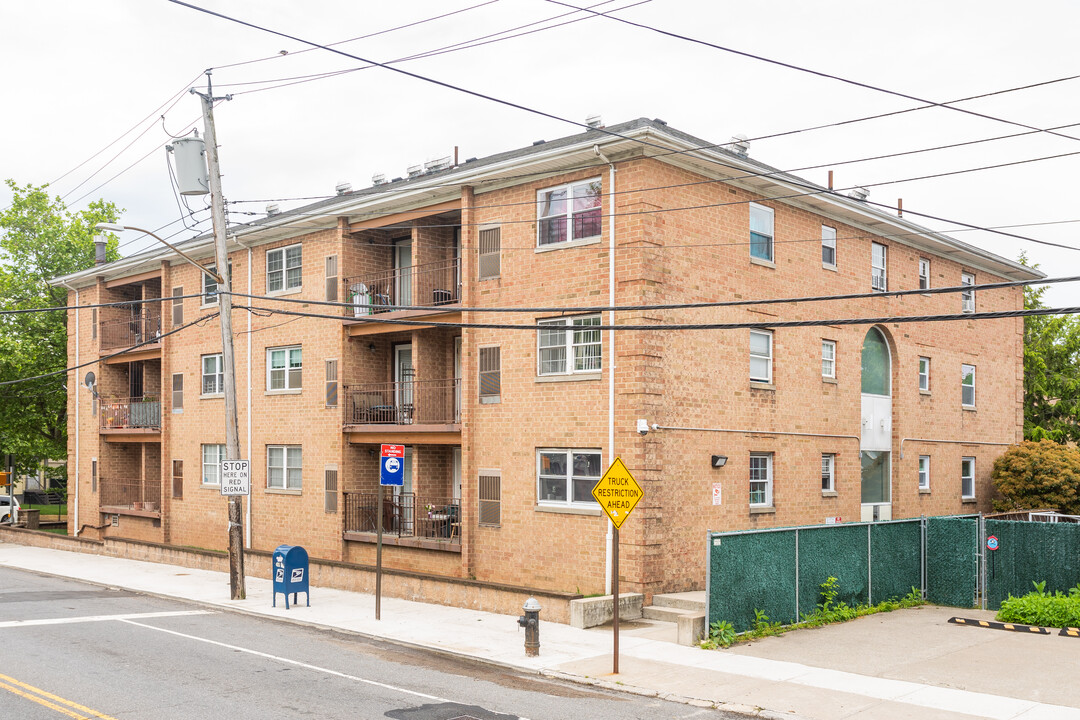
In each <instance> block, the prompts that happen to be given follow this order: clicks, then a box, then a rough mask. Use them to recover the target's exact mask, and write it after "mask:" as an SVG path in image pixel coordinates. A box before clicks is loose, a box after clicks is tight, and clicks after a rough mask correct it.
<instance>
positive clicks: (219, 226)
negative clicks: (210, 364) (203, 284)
mask: <svg viewBox="0 0 1080 720" xmlns="http://www.w3.org/2000/svg"><path fill="white" fill-rule="evenodd" d="M191 92H192V93H193V94H195V95H198V96H199V97H200V98H201V99H202V110H203V124H204V127H203V136H204V137H205V140H206V159H207V165H208V166H209V171H210V177H209V179H210V202H211V216H212V218H213V221H214V257H215V258H216V262H217V273H218V275H220V276H221V279H222V282H221V284H220V285H219V286H218V311H219V312H220V320H221V359H222V365H224V368H223V370H224V375H225V378H224V379H225V459H226V460H240V459H241V458H240V422H239V420H238V419H237V411H236V356H235V354H234V352H233V332H232V295H231V294H230V291H231V290H232V279H231V278H230V277H229V275H230V273H229V254H228V252H227V251H226V248H225V200H224V198H223V197H222V195H221V166H220V165H219V162H218V146H217V132H215V130H214V100H215V99H217V100H222V99H224V100H231V99H232V96H231V95H227V96H225V97H224V98H215V97H214V89H213V85H212V84H211V82H210V71H209V70H207V71H206V94H205V95H204V94H202V93H200V92H197V91H196V90H195V89H194V88H192V89H191ZM249 271H250V268H249ZM222 291H223V292H222ZM243 527H244V516H243V514H242V511H241V507H240V498H239V497H238V496H235V495H233V496H230V497H229V589H230V591H231V597H232V599H233V600H243V599H245V598H246V597H247V590H246V588H245V585H244V539H243V538H244V534H243Z"/></svg>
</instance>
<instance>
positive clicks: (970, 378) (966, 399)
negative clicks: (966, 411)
mask: <svg viewBox="0 0 1080 720" xmlns="http://www.w3.org/2000/svg"><path fill="white" fill-rule="evenodd" d="M960 404H961V405H963V406H964V407H967V408H973V407H975V366H974V365H961V366H960Z"/></svg>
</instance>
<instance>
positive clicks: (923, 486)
mask: <svg viewBox="0 0 1080 720" xmlns="http://www.w3.org/2000/svg"><path fill="white" fill-rule="evenodd" d="M919 489H920V490H929V489H930V456H929V455H920V456H919Z"/></svg>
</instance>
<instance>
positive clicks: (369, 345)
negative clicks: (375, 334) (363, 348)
mask: <svg viewBox="0 0 1080 720" xmlns="http://www.w3.org/2000/svg"><path fill="white" fill-rule="evenodd" d="M367 349H368V351H369V352H370V353H371V354H372V355H374V354H375V343H373V342H371V343H368V346H367Z"/></svg>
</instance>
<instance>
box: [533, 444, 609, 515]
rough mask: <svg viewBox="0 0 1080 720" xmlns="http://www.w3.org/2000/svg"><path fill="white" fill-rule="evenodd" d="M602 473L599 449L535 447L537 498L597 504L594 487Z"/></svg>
mask: <svg viewBox="0 0 1080 720" xmlns="http://www.w3.org/2000/svg"><path fill="white" fill-rule="evenodd" d="M602 474H603V468H602V467H601V462H600V451H599V450H564V449H556V448H542V449H539V450H537V451H536V493H537V494H536V499H537V502H538V503H539V504H540V505H588V506H590V507H592V506H595V505H596V500H595V498H593V496H592V489H593V486H595V485H596V483H597V482H599V480H600V476H601V475H602Z"/></svg>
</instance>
